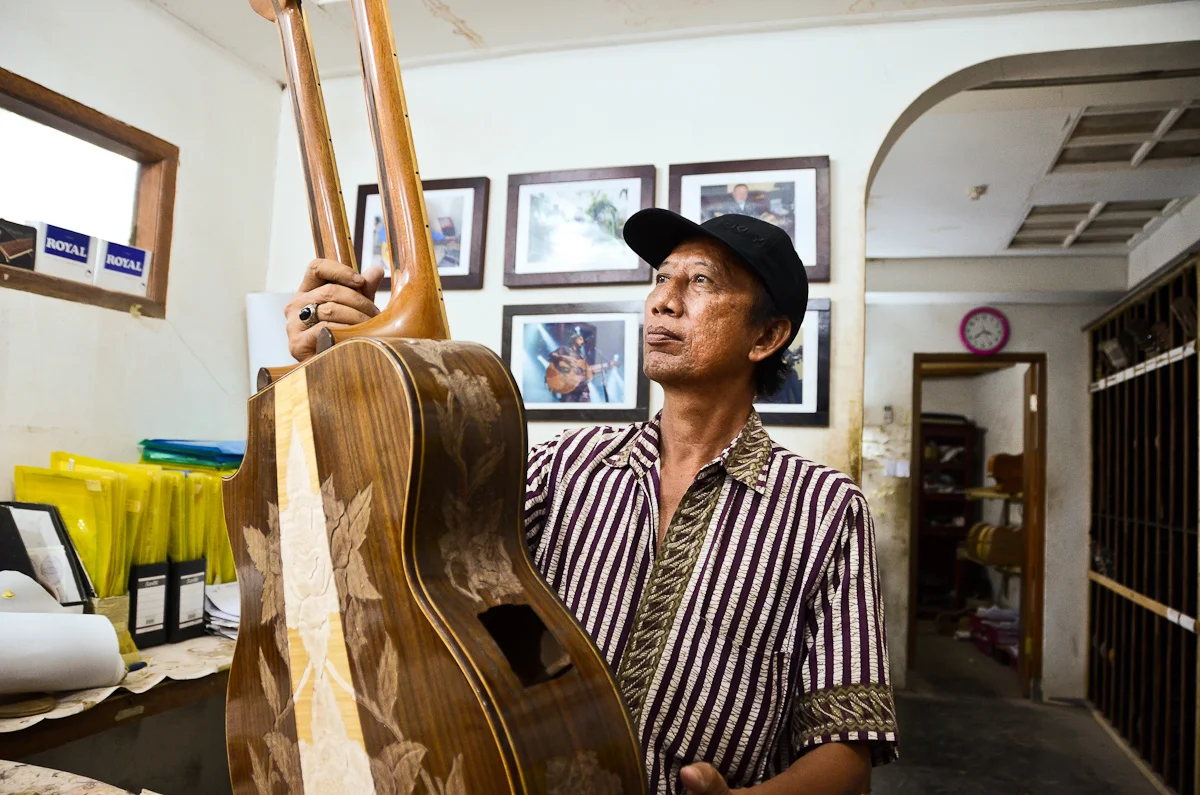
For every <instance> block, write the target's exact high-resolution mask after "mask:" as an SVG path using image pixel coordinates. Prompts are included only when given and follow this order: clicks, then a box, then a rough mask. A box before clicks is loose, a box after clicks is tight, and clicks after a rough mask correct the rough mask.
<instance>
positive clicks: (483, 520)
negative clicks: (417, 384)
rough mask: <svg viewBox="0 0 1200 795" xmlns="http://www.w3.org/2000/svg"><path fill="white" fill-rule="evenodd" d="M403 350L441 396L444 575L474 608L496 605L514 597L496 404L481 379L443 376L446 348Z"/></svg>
mask: <svg viewBox="0 0 1200 795" xmlns="http://www.w3.org/2000/svg"><path fill="white" fill-rule="evenodd" d="M408 346H409V347H410V348H411V350H412V351H413V352H414V353H416V354H417V355H418V356H420V357H421V358H422V359H424V360H425V362H427V363H428V364H429V365H430V366H431V367H432V370H433V377H434V379H435V380H436V381H437V383H438V385H440V386H441V387H442V388H443V389H445V390H446V397H445V399H444V400H442V401H438V402H436V403H435V404H434V405H435V407H436V409H437V415H438V425H439V430H440V432H441V437H442V444H443V446H444V448H445V451H446V455H447V457H448V458H449V459H450V461H451V463H452V464H453V465H454V467H455V469H456V471H457V473H458V478H457V482H455V481H451V480H448V481H447V482H446V483H445V484H444V487H443V491H442V494H443V500H444V501H443V507H442V513H443V518H444V519H445V522H446V528H447V529H446V533H445V535H443V536H442V538H441V541H440V549H441V551H442V557H443V559H445V561H446V576H447V577H448V578H449V580H450V583H451V584H452V585H453V586H454V587H455V588H456V589H457V590H458V591H459V592H460V593H462V594H464V595H465V596H468V597H470V598H471V599H473V600H475V601H477V602H483V601H485V597H490V599H491V601H494V602H500V601H503V600H504V599H505V598H507V597H510V596H515V595H517V594H519V593H521V583H520V581H519V580H518V579H517V578H516V575H515V574H513V566H512V559H511V558H510V557H509V556H508V551H507V550H506V549H505V548H504V544H503V543H502V541H501V534H500V522H501V521H502V518H503V517H502V508H501V505H502V500H501V496H500V493H499V491H498V489H497V488H496V486H497V483H496V479H495V476H496V471H497V470H498V469H499V467H500V464H501V463H502V462H503V461H504V454H505V449H504V442H503V439H502V437H501V432H500V401H499V400H497V398H496V396H495V395H494V394H493V393H492V389H491V385H490V383H489V381H488V378H487V376H485V375H472V374H469V373H466V372H463V371H462V370H458V369H451V368H450V366H449V365H447V364H446V360H445V355H446V353H448V352H451V351H453V349H454V346H453V344H451V343H445V342H435V341H432V340H409V341H408Z"/></svg>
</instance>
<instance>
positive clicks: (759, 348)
mask: <svg viewBox="0 0 1200 795" xmlns="http://www.w3.org/2000/svg"><path fill="white" fill-rule="evenodd" d="M791 333H792V321H790V320H788V319H787V318H785V317H780V318H776V319H775V320H772V321H771V322H770V323H768V324H767V325H766V326H764V327H763V330H762V332H761V333H760V334H759V335H758V339H756V340H755V341H754V347H753V348H751V349H750V361H752V362H754V363H756V364H757V363H758V362H761V361H762V360H763V359H766V358H767V357H768V356H770V355H771V354H772V353H774V352H775V351H777V350H779V349H780V348H782V347H783V346H784V345H785V344H787V339H788V337H789V336H790V335H791Z"/></svg>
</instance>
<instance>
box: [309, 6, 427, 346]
mask: <svg viewBox="0 0 1200 795" xmlns="http://www.w3.org/2000/svg"><path fill="white" fill-rule="evenodd" d="M350 5H351V7H352V8H353V10H354V26H355V29H356V30H357V32H358V44H359V50H360V52H361V55H362V66H363V86H364V88H365V91H366V98H367V115H368V117H369V118H370V122H371V134H372V137H373V138H374V145H375V166H376V171H377V173H378V175H379V197H380V200H381V203H382V205H383V223H384V228H385V229H386V230H387V240H388V246H389V247H390V250H391V256H392V262H391V267H392V299H391V301H390V302H389V303H388V306H387V308H386V309H385V310H384V311H383V312H381V313H380V314H378V315H376V316H375V317H373V318H371V319H370V320H368V321H367V322H365V323H361V324H359V325H357V326H351V327H350V328H346V329H337V330H330V329H326V330H324V331H323V332H322V334H321V337H320V341H319V342H318V344H317V348H318V350H325V349H327V348H328V347H329V346H331V345H333V344H334V343H336V342H340V341H342V340H345V339H351V338H354V337H377V338H390V337H411V338H421V339H434V340H447V339H450V326H449V323H447V321H446V308H445V305H444V304H443V303H442V285H441V280H440V279H439V278H438V271H437V259H436V258H435V256H434V253H433V240H432V238H431V237H430V235H429V220H428V218H426V215H425V196H424V193H423V192H422V190H421V173H420V171H419V170H418V169H417V155H416V152H415V151H414V149H413V141H412V129H411V127H410V126H409V120H408V107H407V105H406V104H405V101H404V87H403V85H402V84H401V82H400V64H399V62H398V61H397V58H396V48H395V44H394V42H395V38H394V36H393V35H392V25H391V20H390V17H389V16H388V10H387V3H386V0H351V3H350Z"/></svg>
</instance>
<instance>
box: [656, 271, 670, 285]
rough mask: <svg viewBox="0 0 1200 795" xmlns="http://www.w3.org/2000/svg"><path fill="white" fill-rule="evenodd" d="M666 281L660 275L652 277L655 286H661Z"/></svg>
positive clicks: (664, 277)
mask: <svg viewBox="0 0 1200 795" xmlns="http://www.w3.org/2000/svg"><path fill="white" fill-rule="evenodd" d="M666 280H667V277H666V276H663V275H662V274H661V273H660V274H658V275H657V276H655V277H654V283H655V284H663V283H664V282H666Z"/></svg>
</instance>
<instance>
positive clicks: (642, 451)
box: [604, 410, 774, 493]
mask: <svg viewBox="0 0 1200 795" xmlns="http://www.w3.org/2000/svg"><path fill="white" fill-rule="evenodd" d="M661 423H662V412H659V413H658V414H656V415H655V417H654V419H652V420H651V421H650V422H647V423H646V424H645V425H643V426H642V427H641V428H640V429H639V430H638V432H637V433H635V434H634V435H633V436H632V437H631V438H630V439H629V440H628V441H626V442H625V443H624V444H622V445H621V446H619V447H618V448H617V449H616V450H614V451H613V452H612V453H611V454H610V455H609V456H608V457H606V458H605V459H604V463H605V464H607V465H608V466H611V467H629V468H631V469H633V470H634V471H635V472H636V473H637V474H638V476H639V477H641V476H643V475H645V474H646V473H647V472H649V471H650V470H651V469H653V468H654V465H655V463H656V462H657V461H658V445H659V440H660V439H661V438H662V424H661ZM773 446H774V443H773V442H772V441H771V437H770V436H769V435H767V431H766V429H765V428H763V424H762V419H761V418H760V417H759V416H758V412H757V411H754V410H751V411H750V418H749V419H747V420H746V424H745V426H743V428H742V430H741V432H739V433H738V435H737V436H736V437H735V438H734V440H733V441H732V442H730V443H729V445H728V446H726V448H725V449H724V450H722V451H721V454H720V455H719V456H717V457H716V458H715V459H713V460H712V462H711V463H709V464H708V466H706V467H705V469H707V468H708V467H710V466H714V465H719V466H721V467H722V468H724V470H725V473H726V474H727V475H729V477H731V478H733V479H734V480H736V481H738V482H739V483H741V484H743V485H745V486H746V487H747V488H750V489H753V490H754V491H757V492H759V493H762V492H764V491H766V485H767V470H768V466H769V464H770V461H771V450H772V448H773Z"/></svg>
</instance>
